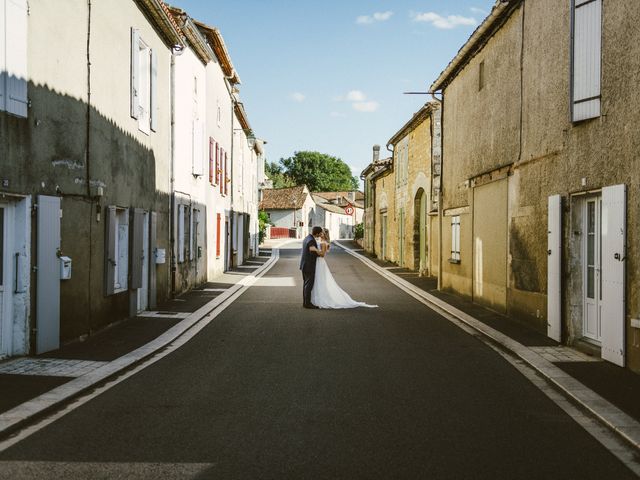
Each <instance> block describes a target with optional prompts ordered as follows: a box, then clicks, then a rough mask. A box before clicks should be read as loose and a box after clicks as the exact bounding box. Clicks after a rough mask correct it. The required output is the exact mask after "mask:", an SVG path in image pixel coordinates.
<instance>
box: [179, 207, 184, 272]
mask: <svg viewBox="0 0 640 480" xmlns="http://www.w3.org/2000/svg"><path fill="white" fill-rule="evenodd" d="M184 219H185V206H184V205H178V222H177V223H178V235H177V236H178V263H182V262H184V250H185V244H184V232H185V228H184Z"/></svg>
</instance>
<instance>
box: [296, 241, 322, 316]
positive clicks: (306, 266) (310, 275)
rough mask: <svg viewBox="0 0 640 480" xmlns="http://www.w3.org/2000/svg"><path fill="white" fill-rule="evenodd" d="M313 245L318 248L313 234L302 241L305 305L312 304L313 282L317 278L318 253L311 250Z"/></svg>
mask: <svg viewBox="0 0 640 480" xmlns="http://www.w3.org/2000/svg"><path fill="white" fill-rule="evenodd" d="M311 247H315V248H318V244H317V242H316V239H315V238H313V235H307V236H306V237H305V239H304V241H303V242H302V255H301V256H300V270H302V279H303V280H304V283H303V286H302V303H303V305H305V306H308V305H311V290H313V282H314V281H315V278H316V260H318V254H317V253H316V252H312V251H311V250H310V248H311Z"/></svg>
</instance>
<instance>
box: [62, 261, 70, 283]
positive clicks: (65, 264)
mask: <svg viewBox="0 0 640 480" xmlns="http://www.w3.org/2000/svg"><path fill="white" fill-rule="evenodd" d="M70 279H71V258H69V257H60V280H70Z"/></svg>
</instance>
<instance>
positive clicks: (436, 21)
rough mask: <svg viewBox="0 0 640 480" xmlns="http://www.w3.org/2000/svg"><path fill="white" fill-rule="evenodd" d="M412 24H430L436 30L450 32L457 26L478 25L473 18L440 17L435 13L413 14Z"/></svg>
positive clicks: (459, 16)
mask: <svg viewBox="0 0 640 480" xmlns="http://www.w3.org/2000/svg"><path fill="white" fill-rule="evenodd" d="M412 17H413V21H414V22H425V23H430V24H431V25H433V26H434V27H436V28H440V29H444V30H450V29H452V28H455V27H459V26H475V25H477V24H478V22H477V21H476V19H475V18H473V17H463V16H462V15H447V16H446V17H445V16H442V15H440V14H438V13H435V12H425V13H414V14H412Z"/></svg>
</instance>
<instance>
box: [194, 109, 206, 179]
mask: <svg viewBox="0 0 640 480" xmlns="http://www.w3.org/2000/svg"><path fill="white" fill-rule="evenodd" d="M191 132H192V133H191V138H192V142H193V145H192V149H191V151H192V155H193V158H192V173H193V175H195V176H198V177H199V176H201V175H203V172H204V167H203V164H204V149H203V148H202V147H203V142H204V137H203V130H202V122H200V120H198V119H196V120H194V121H193V127H192V129H191Z"/></svg>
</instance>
